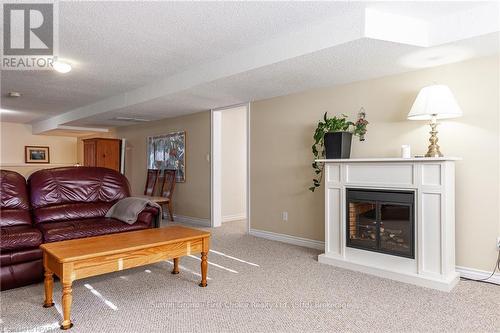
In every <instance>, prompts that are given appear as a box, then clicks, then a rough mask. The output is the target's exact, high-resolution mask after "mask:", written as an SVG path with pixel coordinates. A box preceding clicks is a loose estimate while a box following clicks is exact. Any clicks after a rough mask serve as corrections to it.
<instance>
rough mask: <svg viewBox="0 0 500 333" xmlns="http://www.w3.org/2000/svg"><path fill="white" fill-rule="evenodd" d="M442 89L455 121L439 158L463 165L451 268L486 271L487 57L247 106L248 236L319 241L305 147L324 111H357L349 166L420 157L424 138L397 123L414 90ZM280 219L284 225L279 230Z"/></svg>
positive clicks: (494, 84)
mask: <svg viewBox="0 0 500 333" xmlns="http://www.w3.org/2000/svg"><path fill="white" fill-rule="evenodd" d="M434 82H437V83H441V84H446V85H448V86H449V87H450V88H451V90H452V91H453V93H454V94H455V96H456V98H457V100H458V103H459V104H460V106H461V107H462V109H463V111H464V116H463V117H462V118H458V119H452V120H446V121H443V122H442V125H441V126H440V128H439V129H440V134H439V137H440V144H441V147H442V151H443V153H444V154H445V155H449V156H459V157H463V161H461V162H458V163H457V168H456V169H457V175H456V191H457V193H456V194H457V196H456V254H457V265H459V266H465V267H472V268H477V269H482V270H491V268H492V267H493V265H494V263H495V260H496V256H497V252H496V249H495V241H496V237H497V236H498V235H499V233H500V219H499V215H500V214H499V210H498V205H499V181H500V179H499V177H500V174H499V169H500V164H499V154H500V153H499V152H500V148H499V144H500V141H499V124H500V121H499V92H500V86H499V58H498V57H488V58H482V59H476V60H471V61H467V62H462V63H457V64H451V65H446V66H440V67H435V68H431V69H426V70H420V71H415V72H410V73H405V74H401V75H396V76H391V77H385V78H380V79H375V80H369V81H362V82H357V83H353V84H347V85H342V86H337V87H333V88H328V89H320V90H315V91H309V92H305V93H300V94H294V95H290V96H284V97H278V98H273V99H268V100H264V101H259V102H255V103H252V107H251V110H252V112H251V216H252V221H251V227H252V228H254V229H261V230H267V231H272V232H278V233H283V234H288V235H293V236H298V237H304V238H309V239H315V240H323V239H324V215H323V214H324V202H323V201H324V198H323V191H324V188H323V187H321V188H320V189H319V190H317V191H316V192H315V193H311V192H309V191H308V190H307V188H308V187H309V186H310V184H311V179H312V178H313V171H312V168H311V166H310V164H311V162H312V154H311V145H312V134H313V131H314V129H315V125H316V124H317V121H318V120H319V119H320V118H321V116H322V114H323V113H324V112H325V111H329V113H330V114H341V113H345V114H347V115H349V116H350V117H355V116H356V114H357V112H358V110H359V109H360V107H362V106H363V107H365V109H366V112H367V119H368V120H369V121H370V125H369V127H368V134H367V136H366V141H365V142H361V143H360V142H358V141H357V140H356V139H355V141H354V145H353V148H352V157H388V156H398V155H399V151H400V146H401V145H402V144H410V145H411V146H412V150H413V153H414V154H415V153H425V151H426V147H427V138H428V131H429V128H428V126H427V125H426V123H425V122H420V121H408V120H406V115H407V113H408V111H409V110H410V107H411V105H412V103H413V100H414V99H415V97H416V95H417V93H418V91H419V89H420V88H422V87H424V86H426V85H429V84H432V83H434ZM281 211H288V212H289V215H288V221H287V222H282V221H281V216H280V214H281Z"/></svg>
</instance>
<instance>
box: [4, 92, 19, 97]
mask: <svg viewBox="0 0 500 333" xmlns="http://www.w3.org/2000/svg"><path fill="white" fill-rule="evenodd" d="M7 96H9V97H21V93H20V92H18V91H9V92H8V93H7Z"/></svg>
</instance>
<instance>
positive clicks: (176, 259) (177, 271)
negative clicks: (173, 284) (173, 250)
mask: <svg viewBox="0 0 500 333" xmlns="http://www.w3.org/2000/svg"><path fill="white" fill-rule="evenodd" d="M172 274H179V258H174V269H173V270H172Z"/></svg>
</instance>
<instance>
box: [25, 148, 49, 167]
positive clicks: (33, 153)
mask: <svg viewBox="0 0 500 333" xmlns="http://www.w3.org/2000/svg"><path fill="white" fill-rule="evenodd" d="M49 149H50V148H49V147H45V146H24V162H25V163H50V152H49Z"/></svg>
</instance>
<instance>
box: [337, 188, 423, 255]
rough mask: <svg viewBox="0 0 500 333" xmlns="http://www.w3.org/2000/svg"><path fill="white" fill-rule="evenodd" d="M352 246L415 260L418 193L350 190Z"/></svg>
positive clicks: (348, 225) (348, 229)
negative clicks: (416, 196) (415, 205)
mask: <svg viewBox="0 0 500 333" xmlns="http://www.w3.org/2000/svg"><path fill="white" fill-rule="evenodd" d="M346 191H347V214H346V236H347V243H346V245H347V246H348V247H353V248H357V249H363V250H368V251H374V252H381V253H385V254H390V255H395V256H401V257H406V258H412V259H413V258H415V246H414V244H415V209H414V208H415V207H414V203H415V193H414V192H412V191H396V190H372V189H347V190H346Z"/></svg>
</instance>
